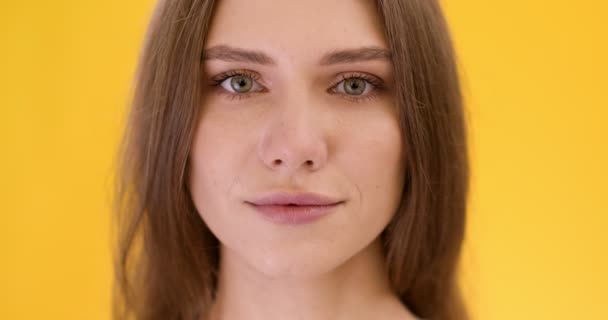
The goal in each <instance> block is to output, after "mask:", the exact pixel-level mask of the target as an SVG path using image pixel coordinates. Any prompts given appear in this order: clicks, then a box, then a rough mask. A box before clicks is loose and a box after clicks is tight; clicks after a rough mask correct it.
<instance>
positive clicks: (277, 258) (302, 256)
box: [250, 248, 348, 279]
mask: <svg viewBox="0 0 608 320" xmlns="http://www.w3.org/2000/svg"><path fill="white" fill-rule="evenodd" d="M251 258H252V260H250V265H251V266H252V267H254V268H255V269H256V270H257V271H258V272H260V273H262V274H264V275H265V276H266V277H268V278H270V279H307V278H315V277H318V276H321V275H323V274H326V273H328V272H330V271H332V270H334V269H336V268H337V267H339V266H340V265H341V264H342V263H344V261H345V260H347V258H348V257H343V258H342V257H340V255H337V254H331V253H330V252H328V251H326V249H325V250H323V249H322V248H321V249H308V250H306V249H301V250H297V249H295V248H291V249H290V250H289V251H288V252H282V251H280V250H279V251H274V252H265V253H263V254H259V255H257V256H256V257H251Z"/></svg>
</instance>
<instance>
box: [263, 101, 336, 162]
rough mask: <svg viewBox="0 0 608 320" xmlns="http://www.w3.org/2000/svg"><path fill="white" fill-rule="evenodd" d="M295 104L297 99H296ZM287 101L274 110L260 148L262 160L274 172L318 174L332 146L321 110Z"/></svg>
mask: <svg viewBox="0 0 608 320" xmlns="http://www.w3.org/2000/svg"><path fill="white" fill-rule="evenodd" d="M292 100H293V99H292ZM299 101H300V103H296V102H295V101H291V102H290V101H286V102H285V104H284V105H285V106H286V107H283V108H274V109H275V110H276V112H275V113H272V119H271V120H270V121H269V122H268V124H267V125H266V127H265V128H264V132H263V134H262V136H261V139H260V141H259V144H258V150H257V151H258V157H259V158H260V159H261V160H262V162H263V163H264V164H265V165H266V167H268V168H270V169H271V170H274V171H282V172H283V173H286V174H295V173H296V172H297V171H300V170H305V171H309V172H310V171H316V170H319V169H320V168H322V167H323V166H324V165H325V162H326V161H327V152H328V150H327V149H328V146H327V141H326V138H325V133H324V132H323V131H324V130H323V125H322V121H321V120H322V115H321V114H319V111H320V110H312V109H313V108H311V106H310V105H306V104H305V103H301V102H302V101H303V100H302V99H299Z"/></svg>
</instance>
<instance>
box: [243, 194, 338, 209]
mask: <svg viewBox="0 0 608 320" xmlns="http://www.w3.org/2000/svg"><path fill="white" fill-rule="evenodd" d="M248 202H249V203H251V204H254V205H258V206H264V205H266V206H267V205H290V204H292V205H298V206H325V205H333V204H338V203H340V202H342V201H341V200H337V199H334V198H332V197H329V196H325V195H322V194H317V193H310V192H304V193H289V192H275V193H268V194H265V195H262V196H260V197H258V198H255V199H254V200H252V201H248Z"/></svg>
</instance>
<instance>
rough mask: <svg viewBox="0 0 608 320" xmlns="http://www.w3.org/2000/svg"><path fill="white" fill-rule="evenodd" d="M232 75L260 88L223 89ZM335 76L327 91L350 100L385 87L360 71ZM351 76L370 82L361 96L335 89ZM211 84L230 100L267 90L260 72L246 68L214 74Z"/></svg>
mask: <svg viewBox="0 0 608 320" xmlns="http://www.w3.org/2000/svg"><path fill="white" fill-rule="evenodd" d="M234 76H246V77H249V78H251V79H252V80H253V81H254V82H256V83H257V84H258V85H259V86H260V87H261V90H258V91H251V92H246V93H236V92H231V91H228V90H226V89H224V88H223V87H222V85H221V84H222V83H223V82H224V81H225V80H227V79H229V78H231V77H234ZM337 77H338V79H337V80H334V81H333V82H331V83H332V84H331V85H330V88H329V89H327V92H328V93H331V94H336V95H340V96H342V97H344V98H345V99H347V100H350V101H352V102H362V101H364V100H371V99H374V98H376V97H377V96H378V94H379V91H382V90H384V89H386V85H385V82H384V81H383V80H382V79H381V78H379V77H377V76H374V75H371V74H369V73H366V72H360V71H354V72H344V73H341V74H339V75H338V76H337ZM353 78H355V79H361V80H364V81H365V82H367V83H368V84H370V85H371V86H372V89H371V91H370V92H369V93H367V94H365V95H362V96H355V95H349V94H345V93H341V92H336V91H335V89H336V87H337V86H338V85H339V84H340V83H342V82H344V81H345V80H347V79H353ZM211 86H212V87H217V89H219V91H220V93H221V94H223V95H225V96H227V97H228V98H229V99H230V100H234V99H237V100H240V99H245V98H248V97H250V96H251V95H255V94H259V93H263V92H266V91H268V90H267V89H266V86H265V85H264V83H263V80H262V77H261V76H260V74H259V73H257V72H255V71H252V70H248V69H234V70H229V71H226V72H222V73H220V74H218V75H215V76H213V77H212V78H211Z"/></svg>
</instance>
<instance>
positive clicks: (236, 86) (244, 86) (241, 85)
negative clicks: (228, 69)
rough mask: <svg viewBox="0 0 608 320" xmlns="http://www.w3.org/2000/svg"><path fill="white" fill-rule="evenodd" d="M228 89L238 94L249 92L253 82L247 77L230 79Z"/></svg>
mask: <svg viewBox="0 0 608 320" xmlns="http://www.w3.org/2000/svg"><path fill="white" fill-rule="evenodd" d="M230 87H232V89H233V90H234V91H235V92H238V93H245V92H249V90H251V88H252V87H253V80H252V79H251V78H248V77H243V76H235V77H232V79H230Z"/></svg>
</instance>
